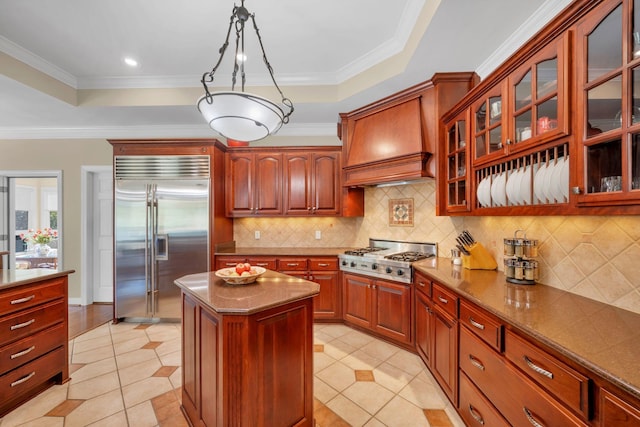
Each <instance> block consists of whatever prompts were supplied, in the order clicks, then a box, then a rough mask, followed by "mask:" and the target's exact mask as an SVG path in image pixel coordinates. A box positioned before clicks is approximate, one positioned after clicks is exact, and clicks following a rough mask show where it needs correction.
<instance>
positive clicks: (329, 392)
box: [313, 377, 338, 405]
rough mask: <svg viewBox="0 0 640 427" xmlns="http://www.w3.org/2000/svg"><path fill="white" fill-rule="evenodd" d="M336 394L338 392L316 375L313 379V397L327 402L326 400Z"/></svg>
mask: <svg viewBox="0 0 640 427" xmlns="http://www.w3.org/2000/svg"><path fill="white" fill-rule="evenodd" d="M337 395H338V392H337V391H336V390H335V389H334V388H332V387H331V386H330V385H329V384H327V383H325V382H324V381H322V380H321V379H319V378H318V377H314V379H313V397H315V398H316V399H318V400H319V401H320V402H322V403H324V404H325V405H326V404H327V402H328V401H330V400H331V399H333V398H334V397H336V396H337Z"/></svg>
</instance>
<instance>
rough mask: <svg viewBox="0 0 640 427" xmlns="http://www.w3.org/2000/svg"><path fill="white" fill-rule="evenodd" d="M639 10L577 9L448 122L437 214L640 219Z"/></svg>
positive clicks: (611, 6) (597, 5)
mask: <svg viewBox="0 0 640 427" xmlns="http://www.w3.org/2000/svg"><path fill="white" fill-rule="evenodd" d="M636 2H637V0H599V1H594V0H576V1H573V2H571V4H570V5H568V6H567V7H566V8H565V9H564V11H563V12H562V13H561V14H560V15H559V16H557V17H556V18H555V19H553V20H552V21H550V22H549V24H548V25H547V26H545V27H544V28H542V29H541V30H540V31H539V32H538V33H537V34H535V35H534V36H533V37H532V38H531V39H530V40H529V41H528V42H527V43H525V44H524V45H523V46H522V47H521V48H520V49H519V50H518V51H517V52H516V53H515V54H514V55H512V56H511V57H510V58H509V59H507V60H506V61H505V62H504V63H503V64H501V65H500V66H499V67H498V68H496V70H495V71H494V72H492V73H491V74H490V75H489V76H487V77H486V78H485V79H484V80H483V81H482V82H481V83H480V84H478V85H477V86H476V87H475V88H473V89H472V90H471V91H470V92H469V93H468V94H467V95H466V96H465V97H464V98H463V99H462V100H461V101H460V102H459V103H458V104H457V105H455V106H454V107H453V108H452V109H451V110H449V111H448V112H447V113H445V114H444V116H443V122H444V126H445V129H446V132H447V135H444V134H443V137H442V138H441V142H440V149H439V153H440V155H442V156H443V161H442V162H441V163H443V166H441V167H440V174H439V176H438V180H439V181H438V193H437V194H438V203H437V205H438V213H439V214H442V215H534V214H535V215H566V214H577V215H592V214H599V215H602V214H638V213H640V143H639V142H638V141H640V95H638V94H637V93H636V92H637V86H638V85H639V82H640V56H639V55H638V54H637V52H638V49H637V47H638V46H639V45H640V43H639V41H640V38H638V36H637V34H638V32H637V28H640V15H638V14H637V13H636V12H637V9H638V5H637V4H635V3H636ZM634 11H636V12H634ZM465 115H467V116H468V119H467V121H468V124H467V126H468V129H469V135H470V137H469V138H467V139H469V141H468V142H469V143H470V147H469V148H467V149H466V150H461V149H460V147H459V146H456V144H455V143H456V141H455V138H457V137H456V136H455V131H456V130H457V126H458V125H459V123H460V122H461V120H462V119H463V117H464V116H465ZM469 150H470V151H469ZM463 152H464V155H466V156H467V157H470V158H471V162H470V166H467V168H466V175H465V176H461V175H459V172H460V171H461V170H462V169H461V168H460V166H459V163H460V158H461V155H462V153H463Z"/></svg>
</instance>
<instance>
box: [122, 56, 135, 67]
mask: <svg viewBox="0 0 640 427" xmlns="http://www.w3.org/2000/svg"><path fill="white" fill-rule="evenodd" d="M124 63H125V64H127V65H128V66H129V67H137V66H138V61H136V60H135V59H133V58H131V57H129V56H127V57H126V58H124Z"/></svg>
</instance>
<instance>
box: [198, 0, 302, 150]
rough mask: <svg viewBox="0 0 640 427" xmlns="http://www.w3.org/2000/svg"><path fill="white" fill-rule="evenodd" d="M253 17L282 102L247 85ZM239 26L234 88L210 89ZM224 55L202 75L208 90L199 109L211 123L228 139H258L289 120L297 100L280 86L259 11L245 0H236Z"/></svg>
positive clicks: (264, 58) (263, 55) (263, 52)
mask: <svg viewBox="0 0 640 427" xmlns="http://www.w3.org/2000/svg"><path fill="white" fill-rule="evenodd" d="M249 18H251V22H252V23H253V28H254V30H255V32H256V35H257V37H258V42H259V45H260V49H261V51H262V59H263V60H264V63H265V65H266V67H267V70H268V71H269V75H270V76H271V81H272V82H273V84H274V86H275V87H276V89H277V90H278V92H279V93H280V96H281V97H282V100H281V104H282V106H280V105H278V104H276V103H274V102H272V101H270V100H268V99H266V98H264V97H261V96H258V95H255V94H251V93H248V92H245V91H244V86H245V80H246V78H245V70H244V63H245V61H244V59H245V44H244V29H245V23H246V22H247V21H248V20H249ZM234 28H235V33H236V49H235V50H236V54H235V57H234V62H233V65H234V66H233V72H232V74H231V90H230V91H220V92H210V91H209V84H213V80H214V75H215V73H216V71H217V70H218V67H219V66H220V63H221V62H222V58H223V57H224V54H225V52H226V50H227V47H228V45H229V36H230V35H231V30H232V29H234ZM219 52H220V58H218V62H216V64H215V66H214V67H213V69H212V70H211V71H209V72H206V73H204V74H203V75H202V79H201V82H202V85H203V86H204V90H205V94H204V95H203V96H202V97H200V99H199V100H198V104H197V105H198V110H200V113H201V114H202V116H203V117H204V118H205V120H206V121H207V123H209V126H210V127H211V128H212V129H213V130H214V131H216V132H218V133H219V134H220V135H222V136H224V137H226V138H227V139H233V140H236V141H245V142H249V141H257V140H259V139H263V138H266V137H267V136H269V135H273V134H274V133H276V132H277V131H278V130H279V129H280V128H281V127H282V125H283V124H286V123H288V122H289V116H291V113H293V103H292V102H291V100H289V98H286V97H285V96H284V94H283V93H282V90H280V87H279V86H278V84H277V83H276V80H275V77H274V76H273V69H272V68H271V65H270V64H269V61H268V60H267V54H266V53H265V51H264V46H263V44H262V38H261V37H260V31H259V30H258V26H257V25H256V20H255V14H252V13H249V11H248V10H247V9H246V8H245V7H244V0H242V3H241V5H240V6H236V5H235V4H234V6H233V11H232V13H231V19H230V22H229V28H228V30H227V37H226V39H225V41H224V44H223V45H222V47H221V48H220V50H219ZM238 71H239V72H240V79H241V90H240V91H236V80H237V74H238ZM283 107H284V108H286V110H287V112H286V113H285V111H284V109H283Z"/></svg>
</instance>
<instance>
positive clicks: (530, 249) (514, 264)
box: [504, 230, 539, 285]
mask: <svg viewBox="0 0 640 427" xmlns="http://www.w3.org/2000/svg"><path fill="white" fill-rule="evenodd" d="M519 233H522V237H518V234H519ZM513 236H514V237H513V239H504V255H505V258H504V274H505V276H507V282H509V283H515V284H517V285H534V284H535V283H536V281H537V280H538V273H539V271H538V261H536V259H535V258H536V257H537V256H538V241H537V240H533V239H527V236H526V234H525V233H524V231H522V230H516V232H515V233H514V235H513Z"/></svg>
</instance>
